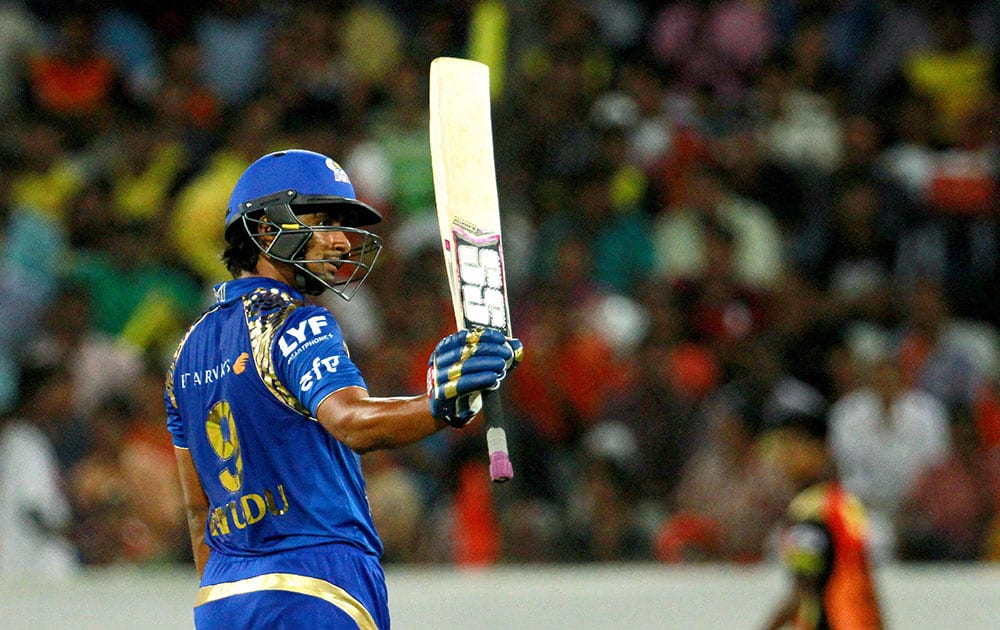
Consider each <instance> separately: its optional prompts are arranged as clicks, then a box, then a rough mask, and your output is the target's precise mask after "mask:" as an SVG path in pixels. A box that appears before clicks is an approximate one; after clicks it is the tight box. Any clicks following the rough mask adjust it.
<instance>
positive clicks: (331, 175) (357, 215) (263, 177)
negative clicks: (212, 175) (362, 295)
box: [225, 149, 382, 300]
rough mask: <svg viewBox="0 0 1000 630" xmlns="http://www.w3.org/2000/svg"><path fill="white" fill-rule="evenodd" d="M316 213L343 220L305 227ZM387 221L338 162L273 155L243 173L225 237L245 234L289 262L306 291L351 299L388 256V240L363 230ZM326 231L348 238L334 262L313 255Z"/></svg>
mask: <svg viewBox="0 0 1000 630" xmlns="http://www.w3.org/2000/svg"><path fill="white" fill-rule="evenodd" d="M315 212H329V213H331V214H335V215H336V217H337V219H338V221H337V222H336V223H335V224H332V225H324V224H319V225H307V224H304V223H302V222H301V221H300V220H299V219H298V217H297V215H300V214H306V213H315ZM381 220H382V216H381V215H380V214H379V213H378V212H377V211H376V210H375V209H374V208H372V207H371V206H369V205H368V204H366V203H363V202H361V201H358V199H357V197H356V196H355V193H354V186H352V185H351V180H350V179H349V178H348V177H347V173H345V172H344V169H342V168H341V167H340V165H339V164H337V163H336V162H334V161H333V160H332V159H331V158H328V157H326V156H325V155H322V154H320V153H315V152H313V151H305V150H302V149H290V150H287V151H278V152H276V153H269V154H268V155H265V156H264V157H262V158H260V159H258V160H257V161H255V162H254V163H253V164H251V165H250V166H249V167H248V168H247V170H245V171H244V172H243V174H242V175H241V176H240V178H239V180H237V182H236V186H235V187H234V188H233V193H232V195H231V196H230V198H229V206H228V207H227V208H226V231H225V235H226V240H227V241H228V242H230V243H231V244H233V243H235V239H236V237H237V236H238V235H240V234H241V230H242V233H243V234H246V235H248V236H249V238H250V241H251V242H252V243H254V245H256V247H257V248H258V249H259V250H260V251H261V252H262V253H264V254H266V255H267V256H269V257H270V258H272V259H274V260H278V261H281V262H285V263H288V264H291V265H292V266H293V267H294V268H295V283H296V288H297V289H298V290H300V291H302V292H303V293H308V294H311V295H318V294H320V293H322V292H323V291H325V290H331V291H333V292H334V293H336V294H337V295H339V296H340V297H342V298H344V299H345V300H350V299H351V297H352V296H353V295H354V294H355V293H356V292H357V290H358V288H360V286H361V284H362V283H363V282H364V281H365V279H366V278H367V277H368V274H369V273H371V270H372V268H373V267H374V265H375V261H376V260H377V259H378V256H379V253H380V252H381V251H382V239H381V238H379V237H378V236H377V235H375V234H372V233H371V232H369V231H368V230H364V229H361V226H366V225H372V224H373V223H378V222H379V221H381ZM324 232H339V233H342V234H344V235H345V236H347V238H348V240H349V241H350V243H351V249H350V251H349V252H346V253H343V254H337V255H336V256H332V257H331V255H330V254H319V255H320V256H321V257H316V255H317V253H316V252H315V251H313V252H312V253H310V250H309V243H310V240H311V239H312V238H313V236H314V235H316V234H321V233H324ZM323 256H325V257H323Z"/></svg>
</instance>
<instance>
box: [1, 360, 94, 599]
mask: <svg viewBox="0 0 1000 630" xmlns="http://www.w3.org/2000/svg"><path fill="white" fill-rule="evenodd" d="M68 382H69V376H68V373H67V372H66V371H65V369H63V368H59V367H56V368H52V369H50V370H45V371H44V373H42V374H37V373H36V371H35V370H28V371H26V372H25V373H24V377H23V379H22V389H21V395H20V397H19V402H20V405H19V407H18V409H17V412H16V413H15V414H14V415H11V416H4V417H2V418H0V497H3V500H2V501H0V578H8V577H11V578H13V577H21V576H34V577H42V578H46V579H58V578H65V577H69V576H71V575H73V574H74V573H75V572H76V570H77V568H78V566H79V563H78V561H77V558H76V551H75V549H74V547H73V545H71V544H70V543H69V541H68V540H67V539H66V537H65V532H66V531H67V530H68V527H69V524H70V518H71V511H70V505H69V502H68V500H67V498H66V495H65V493H64V489H63V484H62V478H61V474H60V470H59V464H58V461H57V459H56V453H55V449H54V448H53V446H52V441H51V440H50V438H49V436H48V435H47V434H46V427H45V426H44V421H45V419H46V418H49V417H50V416H49V414H48V411H49V410H50V409H52V408H53V405H60V404H62V403H61V402H59V401H58V398H59V397H60V396H63V397H64V396H67V395H68V393H67V392H68V391H69V388H68V386H67V385H68Z"/></svg>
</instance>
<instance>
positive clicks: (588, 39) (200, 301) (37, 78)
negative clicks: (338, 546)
mask: <svg viewBox="0 0 1000 630" xmlns="http://www.w3.org/2000/svg"><path fill="white" fill-rule="evenodd" d="M288 4H294V6H287V5H288ZM998 38H1000V3H997V2H995V1H991V0H982V1H978V2H976V1H971V0H969V1H958V2H956V1H950V2H944V1H930V2H929V1H921V2H902V1H900V2H891V1H884V2H865V1H861V0H853V1H852V0H842V1H837V0H801V1H794V0H774V1H770V2H767V1H763V2H762V1H749V0H726V1H719V2H710V1H704V0H690V1H680V2H641V1H638V0H589V1H585V0H580V1H574V0H535V1H531V0H528V1H524V2H502V1H500V0H484V1H478V2H477V1H472V0H467V1H464V2H443V1H429V2H413V1H406V2H388V1H384V2H375V1H372V2H349V1H333V0H328V1H317V2H300V3H279V2H252V1H248V0H212V1H209V2H173V3H147V2H138V1H133V2H129V1H119V2H101V3H97V2H81V1H74V2H49V1H45V0H37V1H25V2H16V1H10V0H6V1H3V2H0V119H2V125H0V219H2V220H0V269H2V271H0V291H2V293H0V295H2V300H0V326H2V333H0V409H2V410H3V420H2V424H0V489H3V495H4V496H8V497H10V496H13V494H12V493H18V492H19V493H20V494H22V495H24V496H25V497H27V499H25V502H23V503H18V502H17V501H14V500H5V501H3V502H0V573H2V572H4V571H7V572H16V570H17V569H16V567H22V568H23V567H24V566H26V564H32V565H34V566H36V567H40V566H47V565H44V563H43V562H42V560H41V559H40V558H41V555H40V554H39V552H38V551H37V550H38V549H39V547H38V545H42V544H44V545H46V549H47V550H48V551H51V552H52V553H53V554H54V556H55V559H54V560H53V564H52V565H51V566H52V567H53V568H51V569H44V570H46V571H49V570H51V571H52V572H55V571H60V570H67V571H71V570H74V569H75V568H78V567H80V566H96V565H118V564H131V565H141V566H150V565H162V564H183V563H190V562H191V559H190V556H191V552H190V545H189V542H188V538H187V531H186V525H185V521H184V510H183V503H182V500H181V496H180V489H179V485H178V483H177V481H176V478H175V476H176V470H175V465H174V457H173V453H172V446H171V443H170V438H169V435H168V433H167V431H166V429H165V419H164V412H163V402H162V396H163V375H164V372H165V370H166V369H167V366H168V365H169V363H170V359H171V355H172V353H173V351H174V348H175V347H176V344H177V342H178V341H179V340H180V337H181V336H182V335H183V333H184V331H185V330H186V327H187V326H188V325H189V323H190V322H191V321H192V320H193V318H195V317H196V316H197V315H198V313H200V312H201V310H202V309H204V308H205V307H207V306H208V305H209V304H210V303H211V287H212V286H213V284H215V283H217V282H219V281H222V280H225V279H226V273H225V269H224V267H223V266H222V264H221V263H220V261H219V252H220V251H221V234H222V225H223V217H224V211H225V206H226V202H227V200H228V196H229V193H230V191H231V188H232V185H233V184H234V182H235V180H236V179H237V178H238V176H239V175H240V173H241V172H242V171H243V169H245V168H246V167H247V166H248V165H249V163H250V162H251V161H252V160H253V159H255V158H256V157H258V156H260V155H261V154H263V153H266V152H269V151H272V150H278V149H283V148H293V147H299V148H307V149H311V150H315V151H319V152H322V153H325V154H328V155H330V156H333V157H334V159H336V160H338V161H339V162H340V163H341V164H342V165H343V166H344V168H345V169H346V170H347V172H348V173H349V174H350V175H351V177H352V179H353V182H354V185H355V188H356V189H357V191H358V194H359V196H360V197H361V198H362V199H364V200H366V201H368V202H370V203H371V204H372V205H374V206H376V207H377V208H379V209H380V210H381V211H382V213H383V214H384V216H385V221H384V222H383V223H382V224H381V225H380V226H379V227H378V231H379V232H380V233H381V234H382V235H383V236H384V237H385V239H386V241H387V243H388V247H387V251H386V253H385V254H384V256H383V258H382V260H380V262H379V265H378V267H377V268H376V270H375V273H374V274H373V276H372V278H371V279H370V280H369V282H368V284H367V285H366V286H365V287H364V289H363V291H362V292H361V293H360V294H359V295H358V296H357V297H356V298H355V300H354V301H352V302H351V303H350V304H346V303H343V302H335V301H334V300H338V298H336V297H332V298H324V301H325V303H327V305H328V306H329V307H330V308H331V309H332V310H333V311H334V312H335V314H336V315H337V316H338V318H339V319H340V320H341V323H342V326H343V328H344V331H345V337H346V338H347V340H348V343H349V345H350V348H351V352H352V356H353V357H354V358H355V360H356V361H357V363H358V364H359V365H360V366H361V368H362V370H363V372H364V374H365V376H366V379H367V382H368V385H369V388H370V391H371V392H372V393H373V394H375V395H394V394H415V393H419V392H421V391H423V390H424V372H425V368H426V360H427V359H426V358H427V355H428V353H429V352H430V351H431V349H432V348H433V344H434V343H435V342H436V341H437V339H438V338H440V336H442V335H443V334H447V333H448V332H450V331H451V328H452V327H453V325H454V319H453V316H452V313H451V306H450V300H449V296H448V288H447V282H446V279H445V275H444V266H443V262H442V257H441V254H440V250H439V244H438V234H437V222H436V217H435V210H434V190H433V182H432V179H431V168H430V151H429V144H428V134H427V98H428V95H427V75H428V67H429V64H430V60H431V59H433V58H434V57H437V56H441V55H452V56H473V57H475V58H478V59H480V60H483V61H487V62H488V63H490V65H491V68H492V74H493V80H494V86H493V87H494V97H495V98H494V114H493V115H494V128H495V147H496V161H497V169H498V179H499V188H500V191H499V192H500V200H501V205H502V210H503V227H504V246H505V249H506V263H507V274H508V282H509V284H510V287H511V296H510V299H511V306H512V311H513V323H514V332H515V334H516V335H517V336H518V337H520V338H521V339H522V340H523V341H524V344H525V348H526V351H527V354H526V359H525V362H524V364H523V365H522V366H521V367H520V368H519V369H518V371H517V372H515V373H514V374H513V375H512V376H511V378H510V379H509V380H508V381H507V382H506V383H505V387H504V390H503V395H504V397H505V399H506V408H507V410H508V415H509V416H510V425H511V426H510V429H509V432H508V433H509V439H510V441H511V452H512V456H513V459H514V466H515V471H516V476H515V479H514V480H513V481H512V482H511V483H509V484H506V485H503V486H492V485H491V484H490V482H489V480H488V475H487V469H486V466H485V461H486V458H485V456H486V453H485V440H484V437H483V431H482V429H481V427H479V426H477V427H472V428H469V429H467V430H465V431H463V432H455V431H448V432H443V433H440V434H438V435H436V436H434V437H433V438H431V439H429V440H427V441H425V442H423V443H421V444H419V445H417V446H413V447H410V448H407V449H403V450H399V451H392V452H380V453H374V454H370V455H366V456H365V458H364V464H365V467H366V474H367V478H368V490H369V497H370V500H371V503H372V509H373V513H374V515H375V518H376V521H377V523H378V525H379V528H380V531H381V533H382V535H383V537H384V539H385V543H386V560H387V562H389V563H439V564H441V563H444V564H460V565H485V564H493V563H503V562H509V563H529V562H530V563H538V562H540V563H564V562H574V563H579V562H591V561H593V562H615V561H631V560H645V561H659V562H664V563H677V562H702V561H722V562H744V563H747V562H751V563H752V562H761V561H767V560H769V559H771V558H773V557H774V553H775V551H774V550H775V545H774V532H775V527H776V525H777V523H778V521H779V519H780V518H781V515H782V513H783V511H784V509H785V507H786V505H787V503H788V501H789V499H790V497H791V496H792V495H793V493H794V492H795V490H796V487H795V484H794V483H793V480H791V479H789V478H788V475H787V473H786V471H787V469H788V466H787V463H788V459H789V458H796V457H800V456H801V457H803V458H804V457H805V456H806V455H805V454H804V452H800V451H799V450H797V449H796V448H795V443H794V441H792V440H791V438H789V434H788V432H787V431H784V430H783V429H784V428H787V427H788V426H789V425H790V424H796V425H797V426H806V427H808V428H809V430H810V432H811V434H812V435H815V436H819V437H821V438H823V439H824V440H825V442H824V444H825V446H826V453H825V454H826V456H828V457H829V459H830V461H832V462H833V463H834V464H835V465H836V469H837V471H838V472H839V474H840V476H841V478H842V479H843V480H844V482H845V483H846V484H847V486H848V488H849V489H851V490H852V491H853V492H854V493H855V494H857V495H858V497H859V498H860V499H861V500H862V502H863V504H864V505H865V507H866V509H867V511H868V516H869V525H870V532H871V541H872V547H873V554H874V557H875V558H876V559H877V560H878V561H880V562H897V561H951V562H953V561H962V562H965V561H968V562H975V561H990V560H998V559H1000V520H998V518H997V513H998V507H1000V384H998V375H1000V363H998V360H1000V354H998V333H997V326H998V325H1000V308H998V305H1000V302H998V298H1000V225H998V210H1000V204H998V199H1000V197H998V190H997V181H998V175H1000V169H998V165H1000V162H998V159H1000V157H998V147H1000V144H998V135H997V133H998V129H1000V98H998V92H997V75H998V60H1000V56H998V53H997V45H998ZM803 465H806V464H803ZM24 506H28V507H24ZM19 510H20V512H19ZM25 515H27V517H28V518H25ZM24 530H27V531H26V532H25V531H24ZM5 532H6V533H5ZM15 534H17V535H20V534H23V535H24V536H27V537H28V538H27V539H29V540H35V541H36V542H35V543H34V546H32V547H21V548H18V547H17V545H16V544H12V543H11V544H6V546H5V545H4V543H3V540H4V537H5V536H6V537H7V538H8V539H11V538H13V537H15ZM31 537H34V538H33V539H32V538H31ZM38 541H42V542H38ZM46 541H47V542H46ZM25 554H28V555H27V556H25ZM32 554H34V557H36V558H38V559H37V560H33V561H31V562H27V561H25V560H24V559H25V558H26V557H27V558H31V557H32ZM60 554H61V555H62V559H61V560H60V559H59V556H60ZM5 556H6V557H5ZM19 560H20V561H19ZM12 567H14V568H12ZM59 567H61V568H59Z"/></svg>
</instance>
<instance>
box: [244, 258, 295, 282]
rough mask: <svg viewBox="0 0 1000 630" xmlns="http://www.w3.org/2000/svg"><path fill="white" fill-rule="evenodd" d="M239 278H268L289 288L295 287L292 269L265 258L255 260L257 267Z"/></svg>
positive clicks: (285, 264)
mask: <svg viewBox="0 0 1000 630" xmlns="http://www.w3.org/2000/svg"><path fill="white" fill-rule="evenodd" d="M240 277H241V278H254V277H257V278H270V279H271V280H277V281H278V282H284V283H285V284H287V285H288V286H290V287H294V286H295V270H294V268H293V267H292V266H291V265H289V264H287V263H282V262H276V261H274V260H272V259H271V258H269V257H267V256H263V255H262V256H261V257H260V258H259V259H258V260H257V267H256V268H255V269H254V270H253V271H244V272H243V273H242V274H240Z"/></svg>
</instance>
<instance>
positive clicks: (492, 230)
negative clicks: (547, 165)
mask: <svg viewBox="0 0 1000 630" xmlns="http://www.w3.org/2000/svg"><path fill="white" fill-rule="evenodd" d="M430 143H431V165H432V168H433V173H434V196H435V199H436V202H437V212H438V225H439V227H440V230H441V249H442V251H443V253H444V259H445V269H446V272H447V274H448V286H449V288H450V289H451V298H452V307H453V309H454V312H455V323H456V325H457V327H458V328H459V329H471V328H496V329H498V330H501V331H502V332H503V333H504V334H505V335H507V336H510V335H511V326H510V307H509V305H508V301H507V281H506V275H505V272H504V265H503V244H502V237H501V233H500V203H499V199H498V195H497V183H496V166H495V164H494V159H493V127H492V119H491V115H490V79H489V68H488V67H487V66H486V65H484V64H481V63H479V62H476V61H471V60H468V59H458V58H454V57H439V58H437V59H435V60H434V61H432V62H431V68H430ZM483 407H484V410H485V412H486V419H487V421H488V422H489V424H490V428H489V429H488V431H487V446H488V448H489V454H490V475H491V477H492V479H493V481H496V482H503V481H507V480H509V479H510V478H511V477H512V476H513V467H512V466H511V463H510V457H509V454H508V452H507V439H506V434H505V433H504V430H503V427H502V423H503V411H502V409H501V408H500V401H499V397H498V396H497V395H496V392H485V393H484V395H483Z"/></svg>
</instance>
